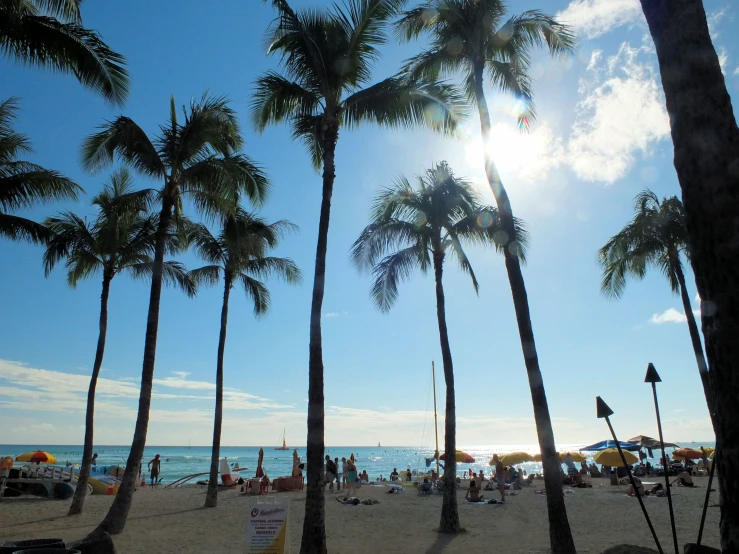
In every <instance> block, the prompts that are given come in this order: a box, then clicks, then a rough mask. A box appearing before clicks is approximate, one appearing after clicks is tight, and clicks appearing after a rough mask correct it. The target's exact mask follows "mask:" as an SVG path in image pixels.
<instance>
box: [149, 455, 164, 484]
mask: <svg viewBox="0 0 739 554" xmlns="http://www.w3.org/2000/svg"><path fill="white" fill-rule="evenodd" d="M161 464H162V461H161V460H160V459H159V454H157V455H156V456H154V459H153V460H151V461H150V462H149V464H148V465H147V466H146V467H147V468H148V469H149V470H150V471H151V486H152V487H153V486H154V485H156V484H157V483H158V482H159V470H160V468H161Z"/></svg>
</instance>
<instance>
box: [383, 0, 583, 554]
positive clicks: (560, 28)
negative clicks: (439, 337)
mask: <svg viewBox="0 0 739 554" xmlns="http://www.w3.org/2000/svg"><path fill="white" fill-rule="evenodd" d="M505 12H506V5H505V3H504V2H503V1H502V0H429V1H428V2H426V3H424V4H421V5H420V6H418V7H417V8H415V9H413V10H411V11H408V12H406V13H405V14H404V15H403V17H402V18H401V19H400V20H399V21H398V22H397V25H396V29H397V31H398V34H399V35H400V37H401V38H403V39H406V40H409V39H411V38H412V37H415V36H419V35H430V46H429V48H428V49H427V50H425V51H423V52H422V53H421V54H420V55H419V56H416V57H415V58H412V59H411V60H410V61H409V62H408V64H407V67H406V70H407V72H408V74H409V75H410V76H412V77H427V78H436V77H438V76H439V75H443V76H445V75H451V74H456V73H461V74H462V80H463V84H464V89H465V92H466V94H467V99H468V101H469V102H470V104H472V105H476V106H477V111H478V114H479V116H480V131H481V133H482V142H483V161H484V164H485V173H486V175H487V179H488V184H489V185H490V188H491V190H492V191H493V195H494V196H495V201H496V203H497V205H498V209H499V210H500V222H501V225H502V230H503V233H504V235H507V236H508V240H509V243H508V244H507V245H506V247H505V249H504V250H503V256H504V259H505V265H506V271H507V273H508V281H509V283H510V287H511V295H512V296H513V306H514V309H515V311H516V320H517V323H518V333H519V336H520V338H521V349H522V351H523V355H524V361H525V364H526V372H527V374H528V378H529V387H530V389H531V399H532V402H533V405H534V420H535V422H536V431H537V435H538V438H539V446H540V448H541V454H542V462H543V466H544V485H545V487H546V491H547V495H546V496H547V508H548V512H549V537H550V542H551V545H552V551H553V552H554V553H555V554H558V553H560V552H562V553H564V552H568V553H569V552H574V551H575V544H574V541H573V540H572V532H571V530H570V525H569V522H568V520H567V511H566V508H565V503H564V496H563V493H562V483H561V481H560V479H559V473H560V470H561V466H560V459H559V456H558V455H557V452H556V447H555V441H554V431H553V429H552V421H551V417H550V416H549V406H548V404H547V397H546V392H545V390H544V380H543V376H542V374H541V369H540V368H539V358H538V356H537V353H536V343H535V341H534V330H533V327H532V324H531V313H530V310H529V301H528V297H527V294H526V284H525V282H524V278H523V273H522V272H521V264H520V261H519V258H518V252H517V248H518V244H517V243H516V242H515V240H513V237H514V236H515V220H514V217H513V210H512V207H511V202H510V199H509V198H508V193H507V192H506V189H505V188H504V186H503V183H502V181H501V179H500V175H499V174H498V170H497V168H496V166H495V162H494V161H493V158H492V152H491V151H490V148H489V146H488V145H489V144H490V137H491V123H490V112H489V111H488V105H487V100H486V98H485V92H484V83H485V80H484V78H485V75H486V74H487V76H488V77H489V78H490V81H491V83H492V84H493V86H494V87H495V88H497V89H498V90H500V91H502V92H506V93H511V94H513V95H515V96H516V97H517V98H518V100H519V101H520V105H521V106H522V109H521V112H520V114H519V117H518V122H519V125H520V126H521V127H522V128H523V129H528V127H529V125H530V124H531V122H532V121H533V119H534V117H535V110H534V103H533V96H532V86H531V85H532V79H531V77H530V76H529V74H528V69H529V65H530V61H531V51H532V49H533V48H534V47H541V46H546V47H548V49H549V51H550V53H551V54H552V55H555V56H560V55H570V54H571V53H572V52H573V51H574V48H575V38H574V36H573V35H572V34H571V32H570V30H569V29H568V28H567V27H566V26H565V25H561V24H560V23H558V22H557V21H556V20H555V19H554V18H552V17H550V16H548V15H546V14H544V13H542V12H540V11H538V10H532V11H527V12H524V13H522V14H521V15H514V16H511V17H509V18H508V19H507V20H506V19H504V17H505Z"/></svg>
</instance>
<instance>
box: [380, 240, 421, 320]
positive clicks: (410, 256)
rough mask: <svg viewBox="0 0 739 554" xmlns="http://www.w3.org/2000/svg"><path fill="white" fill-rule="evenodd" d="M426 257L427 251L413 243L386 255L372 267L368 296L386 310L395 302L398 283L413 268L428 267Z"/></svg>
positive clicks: (407, 276) (381, 308)
mask: <svg viewBox="0 0 739 554" xmlns="http://www.w3.org/2000/svg"><path fill="white" fill-rule="evenodd" d="M427 257H428V251H427V250H426V249H425V248H423V246H422V245H421V244H414V245H413V246H409V247H408V248H403V249H402V250H398V251H397V252H395V253H393V254H390V255H389V256H386V257H385V258H383V259H382V260H381V261H380V263H378V264H377V265H376V266H375V267H374V269H373V270H372V274H373V276H374V280H373V283H372V287H371V289H370V296H371V297H372V299H373V300H374V301H375V304H377V307H378V308H379V309H380V310H381V311H383V312H387V311H389V310H390V308H392V306H393V304H395V301H396V300H397V299H398V284H399V283H401V282H403V281H407V280H408V279H410V277H411V275H412V274H413V270H414V269H416V268H423V267H428V264H427V263H426V262H425V258H427Z"/></svg>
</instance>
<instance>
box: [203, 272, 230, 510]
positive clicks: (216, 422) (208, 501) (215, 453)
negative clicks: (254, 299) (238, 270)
mask: <svg viewBox="0 0 739 554" xmlns="http://www.w3.org/2000/svg"><path fill="white" fill-rule="evenodd" d="M224 280H225V282H226V285H225V289H224V291H223V307H222V308H221V334H220V335H219V337H218V362H217V364H216V412H215V417H214V418H213V450H212V451H211V453H210V478H209V480H208V492H207V493H206V495H205V507H206V508H215V507H216V505H217V504H218V464H219V462H220V459H221V425H222V424H223V353H224V352H225V350H226V327H227V326H228V297H229V296H230V294H231V279H230V278H229V277H226V279H224Z"/></svg>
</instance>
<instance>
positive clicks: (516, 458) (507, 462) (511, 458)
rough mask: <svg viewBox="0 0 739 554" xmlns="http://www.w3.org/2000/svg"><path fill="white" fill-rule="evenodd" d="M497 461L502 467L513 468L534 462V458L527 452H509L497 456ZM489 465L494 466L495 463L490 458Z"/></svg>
mask: <svg viewBox="0 0 739 554" xmlns="http://www.w3.org/2000/svg"><path fill="white" fill-rule="evenodd" d="M498 459H499V460H500V463H502V464H503V465H504V466H515V465H518V464H522V463H524V462H533V461H534V457H533V456H532V455H531V454H529V453H528V452H510V453H509V454H503V455H502V456H498ZM489 465H491V466H492V465H495V462H494V461H493V459H492V458H490V464H489Z"/></svg>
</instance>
